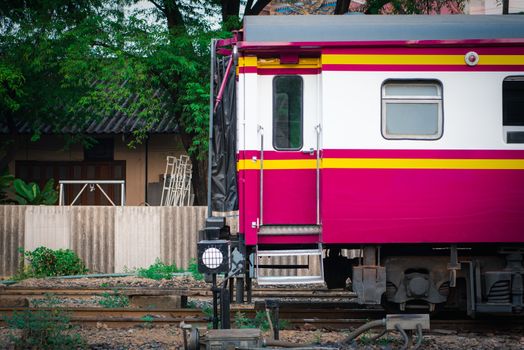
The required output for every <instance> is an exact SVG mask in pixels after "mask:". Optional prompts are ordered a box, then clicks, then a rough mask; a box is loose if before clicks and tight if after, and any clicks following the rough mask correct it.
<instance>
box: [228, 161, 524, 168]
mask: <svg viewBox="0 0 524 350" xmlns="http://www.w3.org/2000/svg"><path fill="white" fill-rule="evenodd" d="M316 168H317V161H316V159H278V160H275V159H271V160H264V170H299V169H316ZM320 168H322V169H457V170H458V169H477V170H524V159H427V158H425V159H412V158H324V159H321V160H320ZM237 169H238V170H259V169H260V160H256V161H253V160H251V159H243V160H240V161H238V163H237Z"/></svg>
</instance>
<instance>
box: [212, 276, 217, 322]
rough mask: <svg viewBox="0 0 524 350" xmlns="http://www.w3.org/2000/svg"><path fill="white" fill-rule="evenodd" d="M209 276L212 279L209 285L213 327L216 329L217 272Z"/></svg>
mask: <svg viewBox="0 0 524 350" xmlns="http://www.w3.org/2000/svg"><path fill="white" fill-rule="evenodd" d="M211 278H212V280H213V285H212V287H211V290H212V291H213V329H218V300H217V298H218V293H219V290H218V291H217V274H216V273H213V274H212V275H211Z"/></svg>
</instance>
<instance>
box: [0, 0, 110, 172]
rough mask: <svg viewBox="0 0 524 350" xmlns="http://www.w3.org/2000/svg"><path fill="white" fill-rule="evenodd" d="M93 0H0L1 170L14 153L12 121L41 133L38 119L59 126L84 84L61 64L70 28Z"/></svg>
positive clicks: (66, 56)
mask: <svg viewBox="0 0 524 350" xmlns="http://www.w3.org/2000/svg"><path fill="white" fill-rule="evenodd" d="M99 6H101V3H100V2H99V1H98V0H79V1H69V0H34V1H14V0H10V1H9V0H8V1H2V2H1V3H0V125H2V127H4V128H7V135H6V136H7V137H5V136H3V137H2V141H1V142H0V170H2V169H5V168H6V166H7V164H8V163H9V162H10V161H11V160H12V159H13V158H14V155H15V152H16V149H17V128H16V126H17V124H19V123H22V124H25V125H27V126H28V127H29V128H30V129H31V130H32V139H33V140H37V139H38V138H39V136H40V132H41V130H40V127H41V126H42V125H51V126H52V128H53V129H54V130H57V131H58V130H60V128H61V127H62V126H63V125H64V122H65V121H66V120H68V117H69V115H70V114H71V112H72V111H74V110H75V106H76V104H77V103H78V101H79V100H80V99H81V97H82V95H83V94H84V93H85V90H86V89H88V88H89V86H88V85H85V84H82V81H75V80H73V79H71V80H69V82H68V81H67V79H66V78H67V76H66V72H65V71H64V65H65V64H66V63H67V61H68V60H69V52H70V50H71V48H72V46H74V43H75V37H74V36H73V35H72V32H73V31H74V29H75V28H76V27H77V26H78V25H79V24H80V23H82V22H83V21H85V20H86V19H88V18H90V16H92V15H94V11H95V9H96V8H97V7H99Z"/></svg>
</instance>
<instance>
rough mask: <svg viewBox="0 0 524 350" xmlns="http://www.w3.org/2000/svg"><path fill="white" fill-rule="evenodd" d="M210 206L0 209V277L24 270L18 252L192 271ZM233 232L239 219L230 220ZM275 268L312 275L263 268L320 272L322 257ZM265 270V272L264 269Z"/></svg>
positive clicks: (97, 266)
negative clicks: (44, 250) (41, 250)
mask: <svg viewBox="0 0 524 350" xmlns="http://www.w3.org/2000/svg"><path fill="white" fill-rule="evenodd" d="M206 215H207V207H131V206H129V207H102V206H76V207H69V206H64V207H57V206H14V205H12V206H10V205H2V206H0V276H11V275H13V274H15V273H16V271H17V269H18V268H19V266H20V254H19V252H18V249H19V248H23V249H25V250H34V249H35V248H38V247H40V246H45V247H49V248H52V249H60V248H63V249H66V248H68V249H72V250H74V251H75V252H76V253H77V254H78V255H79V256H80V258H81V259H82V260H83V261H84V262H85V264H86V266H87V268H88V269H89V271H90V272H93V273H95V272H99V273H113V272H124V271H128V270H132V269H135V268H139V267H147V266H149V265H151V264H152V263H154V262H155V260H156V259H157V258H159V259H160V260H161V261H163V262H164V263H169V264H172V263H174V264H176V266H177V267H180V268H184V269H185V268H187V267H188V263H189V261H190V259H191V258H196V246H197V242H198V231H199V230H201V229H202V228H203V227H204V225H205V218H206ZM226 222H227V223H228V225H230V226H231V232H232V233H236V232H237V227H238V220H237V219H236V217H227V218H226ZM263 263H270V264H306V265H307V264H308V263H309V266H310V269H311V270H312V271H308V270H307V269H301V270H294V271H293V270H275V269H264V271H263V272H264V275H273V276H278V275H280V276H282V275H297V274H298V275H305V274H312V273H313V274H317V273H318V271H319V267H320V265H319V263H318V260H317V259H310V260H309V261H308V260H307V258H297V257H285V258H273V259H272V261H264V262H263ZM261 272H262V271H261Z"/></svg>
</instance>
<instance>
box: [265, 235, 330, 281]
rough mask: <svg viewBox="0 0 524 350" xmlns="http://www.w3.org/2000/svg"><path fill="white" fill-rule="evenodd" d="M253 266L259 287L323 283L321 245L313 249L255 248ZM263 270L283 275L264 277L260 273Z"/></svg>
mask: <svg viewBox="0 0 524 350" xmlns="http://www.w3.org/2000/svg"><path fill="white" fill-rule="evenodd" d="M255 264H256V276H257V282H258V284H259V285H271V284H273V285H274V284H310V283H311V284H313V283H324V267H323V262H322V244H321V243H319V244H318V247H317V248H313V249H281V250H258V247H257V251H256V253H255ZM265 269H271V270H270V271H272V272H273V273H275V272H274V271H275V270H277V271H282V274H285V275H282V274H278V275H266V274H263V272H262V271H263V270H265ZM315 270H316V271H315ZM303 271H305V274H303V273H302V272H303Z"/></svg>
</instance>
